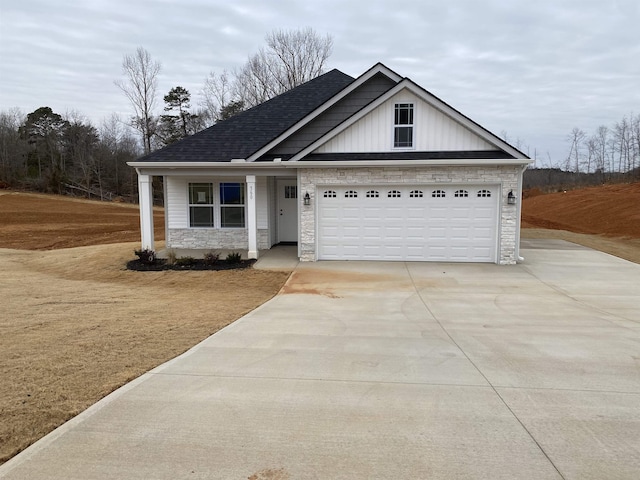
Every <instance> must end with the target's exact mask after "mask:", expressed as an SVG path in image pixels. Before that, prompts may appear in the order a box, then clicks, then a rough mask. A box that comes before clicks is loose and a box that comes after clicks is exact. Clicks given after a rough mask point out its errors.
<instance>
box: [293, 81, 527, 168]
mask: <svg viewBox="0 0 640 480" xmlns="http://www.w3.org/2000/svg"><path fill="white" fill-rule="evenodd" d="M404 89H407V90H409V91H411V92H412V93H414V94H415V95H416V96H418V97H420V98H421V99H422V100H424V101H425V102H426V103H428V104H429V105H431V106H432V107H433V108H436V109H438V110H440V111H441V112H442V113H444V114H445V115H447V116H449V117H451V118H452V119H453V120H455V121H456V122H458V123H460V124H461V125H463V126H464V127H466V128H468V129H469V130H471V131H472V132H474V133H475V134H476V135H478V136H479V137H481V138H482V139H484V140H486V141H487V142H488V143H490V144H492V145H495V146H496V147H498V148H500V149H501V150H504V151H505V152H507V153H508V154H509V155H512V156H514V157H516V158H526V156H525V155H524V154H523V153H522V152H520V151H519V150H517V149H515V148H513V147H512V146H511V145H509V144H508V143H506V142H505V141H503V140H501V139H500V138H499V137H497V136H496V135H494V134H493V133H491V132H490V131H489V130H487V129H485V128H484V127H481V126H480V125H479V124H477V123H476V122H474V121H473V120H471V119H470V118H468V117H466V116H465V115H463V114H462V113H460V112H458V111H457V110H456V109H454V108H453V107H450V106H449V105H447V104H446V103H444V102H443V101H442V100H440V99H439V98H438V97H436V96H435V95H433V94H431V93H429V92H428V91H427V90H425V89H424V88H422V87H420V86H419V85H417V84H415V83H414V82H413V81H411V80H409V79H408V78H405V79H403V80H402V81H401V82H400V83H398V84H397V85H396V86H395V87H393V88H392V89H391V90H389V91H387V92H386V93H384V94H382V95H381V96H380V97H378V98H377V99H376V100H374V101H373V102H371V103H370V104H369V105H367V106H366V107H364V108H363V109H362V110H360V111H358V112H357V113H355V114H354V115H353V116H351V117H349V118H348V119H346V120H345V121H344V122H342V123H341V124H340V125H338V126H337V127H336V128H334V129H333V130H331V131H329V132H328V133H326V134H325V135H324V136H322V137H320V138H319V139H318V140H316V141H315V142H313V143H312V144H311V145H309V146H308V147H306V148H304V149H303V150H301V151H300V152H298V153H297V154H296V155H294V156H293V157H291V159H290V160H289V161H290V162H296V161H298V160H300V159H301V158H304V157H305V156H306V155H308V154H310V153H311V152H313V151H314V150H316V149H317V148H319V147H321V146H322V145H323V144H325V143H326V142H328V141H329V140H331V139H332V138H334V137H335V136H337V135H338V134H340V133H342V132H343V131H345V130H346V129H347V128H349V127H350V126H351V125H353V124H354V123H356V122H357V121H358V120H360V119H361V118H363V117H364V116H365V115H367V114H369V113H370V112H372V111H373V110H375V109H376V108H378V107H379V106H380V105H382V104H383V103H384V102H386V101H387V100H389V99H390V98H391V97H393V96H394V95H396V94H398V93H400V92H401V91H402V90H404Z"/></svg>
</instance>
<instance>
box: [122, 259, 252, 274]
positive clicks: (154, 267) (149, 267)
mask: <svg viewBox="0 0 640 480" xmlns="http://www.w3.org/2000/svg"><path fill="white" fill-rule="evenodd" d="M255 262H256V261H255V260H254V259H252V260H240V262H227V261H226V260H218V261H217V262H215V263H205V261H204V260H202V259H194V260H192V261H189V262H188V263H182V262H179V261H178V262H176V263H173V264H169V263H167V261H166V260H164V259H162V258H157V259H156V260H155V261H154V262H153V263H148V262H142V261H141V260H140V259H139V258H137V259H135V260H130V261H128V262H127V270H135V271H137V272H161V271H163V270H178V271H185V270H214V271H216V270H236V269H242V268H248V267H250V266H251V265H253V264H254V263H255Z"/></svg>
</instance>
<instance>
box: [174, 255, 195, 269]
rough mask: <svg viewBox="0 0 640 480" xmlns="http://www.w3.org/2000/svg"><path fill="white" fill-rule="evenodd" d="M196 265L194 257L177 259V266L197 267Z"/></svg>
mask: <svg viewBox="0 0 640 480" xmlns="http://www.w3.org/2000/svg"><path fill="white" fill-rule="evenodd" d="M196 263H197V260H196V259H195V258H193V257H180V258H177V259H176V265H181V266H183V267H188V266H191V265H195V264H196Z"/></svg>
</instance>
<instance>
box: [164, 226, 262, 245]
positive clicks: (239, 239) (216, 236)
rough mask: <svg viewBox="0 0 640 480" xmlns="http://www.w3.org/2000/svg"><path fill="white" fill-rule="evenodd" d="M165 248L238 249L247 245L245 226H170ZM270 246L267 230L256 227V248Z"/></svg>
mask: <svg viewBox="0 0 640 480" xmlns="http://www.w3.org/2000/svg"><path fill="white" fill-rule="evenodd" d="M168 235H169V238H168V239H167V243H166V244H167V248H184V249H209V248H210V249H212V250H215V249H238V250H246V249H247V247H248V244H249V242H248V239H247V229H246V228H224V229H220V228H170V229H169V232H168ZM268 248H271V242H270V241H269V230H268V229H258V250H266V249H268Z"/></svg>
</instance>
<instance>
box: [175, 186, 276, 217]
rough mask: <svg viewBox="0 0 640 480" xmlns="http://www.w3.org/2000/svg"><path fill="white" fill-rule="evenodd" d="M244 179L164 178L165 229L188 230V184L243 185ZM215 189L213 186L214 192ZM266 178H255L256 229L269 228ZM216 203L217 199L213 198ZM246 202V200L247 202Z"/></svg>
mask: <svg viewBox="0 0 640 480" xmlns="http://www.w3.org/2000/svg"><path fill="white" fill-rule="evenodd" d="M245 180H246V179H245V178H241V177H237V178H236V177H216V178H212V177H204V176H203V177H193V178H191V177H165V179H164V182H165V189H166V199H165V201H166V205H165V210H166V217H167V228H189V183H208V182H209V183H214V185H217V183H218V182H240V183H244V182H245ZM216 188H217V187H215V186H214V190H215V189H216ZM267 189H268V187H267V178H266V177H257V178H256V214H257V217H258V222H257V228H258V229H266V228H269V211H268V201H267V196H268V191H267ZM215 192H216V195H217V190H215ZM215 201H216V202H218V201H219V200H218V198H217V197H216V198H215ZM247 201H248V200H247Z"/></svg>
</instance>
